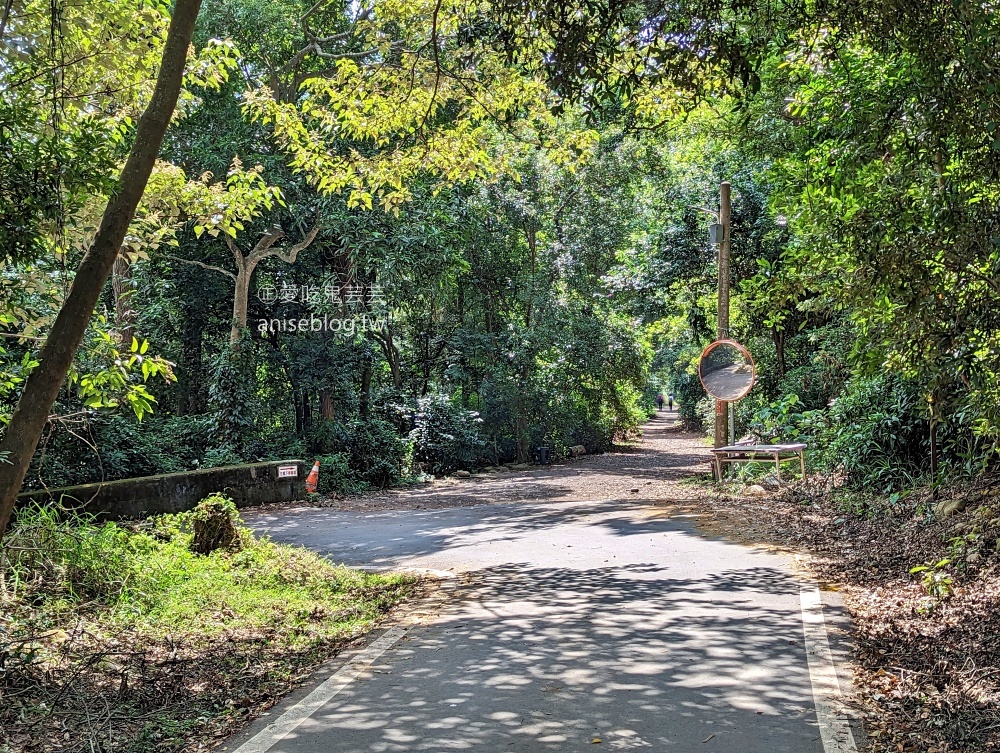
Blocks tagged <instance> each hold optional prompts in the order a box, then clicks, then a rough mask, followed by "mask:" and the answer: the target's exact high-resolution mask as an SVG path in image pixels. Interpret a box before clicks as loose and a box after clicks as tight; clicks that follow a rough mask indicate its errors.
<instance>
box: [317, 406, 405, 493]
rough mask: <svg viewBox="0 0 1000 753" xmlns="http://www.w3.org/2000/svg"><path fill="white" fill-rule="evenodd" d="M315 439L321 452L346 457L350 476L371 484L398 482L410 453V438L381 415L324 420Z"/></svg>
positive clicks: (357, 480)
mask: <svg viewBox="0 0 1000 753" xmlns="http://www.w3.org/2000/svg"><path fill="white" fill-rule="evenodd" d="M312 439H313V441H314V442H315V443H316V446H317V447H318V448H319V451H320V452H325V453H329V454H331V455H332V454H340V455H343V456H344V457H346V458H347V465H348V468H349V470H350V478H351V480H352V481H353V482H355V483H363V484H367V485H369V486H375V487H383V486H390V485H392V484H395V483H397V482H398V481H399V480H400V479H401V478H402V476H403V474H404V472H405V470H406V467H407V465H408V461H409V458H410V456H411V449H410V442H409V441H408V440H406V439H403V438H402V437H400V436H399V434H397V433H396V428H395V427H394V426H393V425H392V424H391V423H389V422H388V421H385V420H383V419H381V418H369V419H367V420H365V419H360V418H359V419H355V420H353V421H347V422H337V421H324V422H323V423H322V424H320V426H319V427H317V429H316V431H314V432H313V435H312ZM320 467H322V465H321V466H320ZM321 475H322V474H321Z"/></svg>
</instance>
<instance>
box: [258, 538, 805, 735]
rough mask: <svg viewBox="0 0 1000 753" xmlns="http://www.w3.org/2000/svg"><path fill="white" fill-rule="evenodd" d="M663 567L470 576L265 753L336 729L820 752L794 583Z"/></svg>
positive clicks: (522, 566)
mask: <svg viewBox="0 0 1000 753" xmlns="http://www.w3.org/2000/svg"><path fill="white" fill-rule="evenodd" d="M716 545H717V544H716V543H715V542H712V546H716ZM719 546H722V545H721V544H719ZM668 571H669V568H668V567H665V566H663V567H661V568H660V574H659V576H655V575H654V573H653V565H652V563H639V564H637V565H634V566H630V565H624V566H620V567H618V566H614V567H591V568H584V569H578V568H561V567H534V566H531V565H529V564H527V563H514V564H508V565H504V566H498V567H495V568H491V569H490V570H488V571H483V572H478V573H476V574H475V575H474V577H473V579H472V582H471V583H470V584H469V585H468V586H466V587H464V588H462V589H461V593H460V594H459V595H458V598H457V599H456V600H455V601H453V602H452V604H451V606H450V607H449V608H448V609H447V611H446V612H445V613H444V614H442V615H441V616H440V617H439V618H438V619H437V621H436V622H435V623H434V624H433V625H430V626H425V627H421V628H417V629H415V630H413V631H412V632H411V633H410V634H409V636H408V637H407V638H406V639H405V640H404V641H402V642H401V643H400V644H399V646H398V647H397V648H396V649H394V650H392V651H390V652H388V653H387V654H385V655H384V656H383V657H382V658H381V659H380V660H379V661H378V662H377V663H376V664H375V665H374V666H372V667H370V668H369V669H368V670H367V671H366V672H365V673H364V675H363V678H362V682H360V683H356V684H354V685H353V686H352V687H351V688H350V689H348V690H347V691H345V692H344V693H342V694H341V696H340V697H339V699H338V700H335V701H334V702H332V703H331V704H329V706H328V708H325V709H323V710H322V711H321V712H320V713H318V714H316V715H314V717H313V718H312V719H310V720H309V721H307V722H306V723H305V724H303V725H302V726H301V727H300V728H299V729H298V730H297V731H296V733H295V734H294V735H293V736H292V737H290V738H288V739H287V740H285V741H284V742H282V743H280V744H279V745H278V746H276V747H275V748H274V750H275V751H286V752H287V753H306V752H307V751H315V750H320V749H322V745H323V744H324V743H323V741H324V740H331V739H335V740H337V741H338V746H337V750H338V753H341V752H343V753H354V752H355V751H357V752H358V753H360V752H361V751H386V752H388V751H410V750H426V751H436V750H464V749H477V750H490V751H499V750H526V751H532V750H537V751H544V750H568V749H576V748H577V746H580V745H583V744H589V743H590V742H591V740H592V739H594V738H599V739H601V740H602V742H606V743H607V744H608V745H611V746H613V747H612V749H614V750H629V749H632V748H649V747H653V748H656V749H660V750H670V749H676V750H690V749H691V748H689V747H687V746H688V745H690V744H694V743H697V744H700V743H701V742H702V741H703V740H704V739H705V738H707V737H708V736H709V735H715V737H714V738H713V747H712V750H730V751H734V753H735V752H736V751H740V752H741V753H743V752H747V751H762V752H763V751H790V752H794V753H807V752H808V751H821V750H822V747H821V745H820V743H819V739H818V732H817V729H816V720H815V713H814V712H813V708H812V695H811V690H810V684H809V677H808V673H807V670H806V662H805V655H804V649H803V646H802V640H801V628H800V627H799V622H798V621H799V617H798V585H797V583H796V582H795V581H794V579H792V578H791V577H790V576H788V575H787V574H786V573H784V572H782V571H781V570H779V569H776V568H774V567H771V566H768V565H761V566H759V567H755V568H750V569H749V570H746V571H741V570H734V569H728V568H727V569H722V570H719V571H717V572H714V573H711V574H709V576H708V577H704V578H697V577H681V576H679V577H671V576H670V575H667V574H666V573H667V572H668ZM426 699H435V700H433V701H427V700H426ZM737 730H739V731H738V732H737ZM567 746H568V747H567Z"/></svg>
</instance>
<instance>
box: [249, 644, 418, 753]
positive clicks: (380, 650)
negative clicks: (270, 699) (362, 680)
mask: <svg viewBox="0 0 1000 753" xmlns="http://www.w3.org/2000/svg"><path fill="white" fill-rule="evenodd" d="M410 627H411V625H397V626H396V627H394V628H390V629H389V630H387V631H386V632H385V633H383V634H382V635H381V636H380V637H379V638H378V639H377V640H375V641H374V642H373V643H371V644H370V645H369V646H368V647H367V648H366V649H364V650H363V651H362V652H361V653H359V654H357V655H356V656H354V657H353V658H352V659H351V660H350V661H349V662H347V664H345V665H344V666H343V667H341V668H340V669H338V670H337V671H336V672H335V673H334V674H333V675H332V676H330V677H329V678H327V679H326V680H324V681H323V683H322V684H321V685H319V686H318V687H317V688H316V689H315V690H313V692H311V693H310V694H309V695H307V696H306V697H305V698H303V699H302V700H301V701H299V702H298V703H296V704H295V705H293V706H291V707H290V708H289V709H288V710H287V711H285V713H284V714H282V715H281V716H279V717H278V718H277V719H275V720H274V721H273V722H271V723H270V724H269V725H267V726H266V727H265V728H264V729H262V730H261V731H260V732H258V733H257V734H256V735H254V736H253V737H252V738H250V739H249V740H247V741H246V742H245V743H243V745H241V746H240V747H238V748H237V749H236V750H235V751H234V753H266V751H269V750H270V749H271V748H273V747H274V746H275V745H277V744H278V743H279V742H281V741H282V740H283V739H284V738H285V737H287V736H288V735H289V734H291V733H292V732H293V731H294V730H295V728H296V727H298V726H299V725H300V724H302V722H304V721H305V720H306V719H308V718H309V717H310V716H312V715H313V714H314V713H316V712H317V711H319V710H320V709H321V708H323V706H325V705H326V704H327V703H329V701H330V699H332V698H333V697H334V696H335V695H337V694H338V693H339V692H340V691H342V690H343V689H344V688H346V687H347V686H348V685H350V684H351V683H352V682H354V680H356V679H357V677H358V675H360V674H361V673H362V672H363V671H364V670H365V668H366V667H368V666H370V665H371V664H372V662H374V661H375V660H376V659H378V658H379V657H380V656H381V655H382V654H384V653H385V652H386V651H388V650H389V649H390V648H392V647H393V645H395V644H396V643H397V642H398V641H399V639H400V638H402V637H403V636H404V635H406V633H407V631H409V629H410Z"/></svg>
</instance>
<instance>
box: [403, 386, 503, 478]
mask: <svg viewBox="0 0 1000 753" xmlns="http://www.w3.org/2000/svg"><path fill="white" fill-rule="evenodd" d="M481 424H482V419H481V418H480V417H479V414H478V413H477V412H475V411H470V410H465V409H464V408H462V407H461V406H460V405H456V404H455V403H453V402H452V401H451V400H449V399H448V398H447V397H446V396H444V395H440V394H434V395H428V396H427V397H421V398H417V400H416V405H415V410H414V412H413V430H412V431H411V432H410V435H409V437H410V441H412V442H413V457H414V460H416V461H417V462H419V463H421V464H422V465H423V466H424V467H425V468H426V469H427V470H428V471H429V472H431V473H436V474H441V473H450V472H451V471H456V470H459V469H468V468H473V467H475V466H476V465H477V464H478V463H479V462H480V461H481V460H482V459H483V456H484V455H485V452H486V441H485V439H484V437H483V436H482V434H481V432H480V425H481Z"/></svg>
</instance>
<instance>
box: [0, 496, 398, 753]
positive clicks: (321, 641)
mask: <svg viewBox="0 0 1000 753" xmlns="http://www.w3.org/2000/svg"><path fill="white" fill-rule="evenodd" d="M193 527H194V526H193V514H192V513H185V514H180V515H171V516H164V517H160V518H158V519H155V520H153V521H151V522H149V523H146V524H142V525H140V526H136V527H127V526H124V525H119V524H115V523H99V522H97V521H95V520H92V519H90V520H81V519H76V520H71V521H67V520H60V518H59V516H58V515H57V514H56V512H55V511H53V510H52V509H50V508H45V507H36V508H33V509H30V510H25V511H22V512H21V514H20V515H19V517H18V521H17V524H16V525H15V526H14V527H13V528H12V530H11V531H10V533H9V534H8V536H7V538H5V540H4V545H3V551H2V559H0V751H4V753H6V751H18V752H19V753H20V752H21V751H24V752H25V753H28V752H29V751H30V752H34V751H50V750H60V751H76V750H79V751H90V750H100V751H136V752H138V751H146V750H169V751H183V750H195V749H197V741H202V740H205V739H211V738H212V737H216V736H225V735H226V734H229V733H230V732H232V731H233V730H234V729H235V728H238V727H239V726H240V725H241V724H242V723H243V722H244V720H245V719H246V718H248V717H249V716H251V715H252V714H254V713H257V712H259V711H261V710H263V709H264V708H266V707H267V706H268V705H270V704H271V703H273V702H274V700H275V699H276V698H277V697H278V696H280V695H281V694H282V693H284V692H286V691H287V690H288V688H289V687H290V686H291V685H293V684H294V683H295V682H296V681H297V680H301V679H302V676H303V674H302V673H303V672H306V673H307V672H308V671H309V670H310V669H311V668H312V667H314V666H315V665H316V664H318V663H319V662H321V661H323V660H324V659H326V658H329V656H331V655H333V654H334V653H336V651H337V650H338V649H339V647H340V646H342V645H343V644H344V643H345V642H346V641H349V640H350V639H352V638H354V637H356V636H358V635H360V634H362V633H364V632H367V631H368V630H370V629H371V628H372V626H373V625H374V624H375V622H376V621H377V620H378V619H379V618H380V617H381V616H382V615H383V614H384V613H385V612H386V611H387V610H388V609H389V608H390V607H392V606H393V605H394V604H396V603H398V602H399V601H400V600H401V599H403V598H404V597H406V596H407V595H408V594H410V593H411V591H412V589H413V586H414V584H413V579H412V578H409V577H407V576H402V575H392V574H388V575H386V574H371V573H365V572H361V571H357V570H351V569H348V568H345V567H341V566H337V565H334V564H332V563H330V562H329V561H328V560H326V559H324V558H322V557H319V556H317V555H315V554H313V553H311V552H309V551H307V550H305V549H301V548H298V547H291V546H286V545H283V544H276V543H274V542H271V541H269V540H267V539H260V538H256V537H254V536H253V534H252V533H251V532H250V531H249V530H248V529H245V528H243V529H241V530H240V538H241V541H242V542H243V545H242V549H240V550H238V551H235V550H232V549H220V550H217V551H214V552H211V553H210V554H198V553H195V552H194V551H192V546H191V545H192V537H193ZM5 746H6V747H5Z"/></svg>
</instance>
